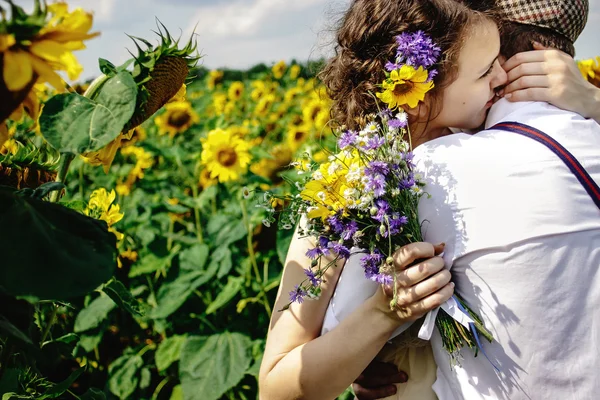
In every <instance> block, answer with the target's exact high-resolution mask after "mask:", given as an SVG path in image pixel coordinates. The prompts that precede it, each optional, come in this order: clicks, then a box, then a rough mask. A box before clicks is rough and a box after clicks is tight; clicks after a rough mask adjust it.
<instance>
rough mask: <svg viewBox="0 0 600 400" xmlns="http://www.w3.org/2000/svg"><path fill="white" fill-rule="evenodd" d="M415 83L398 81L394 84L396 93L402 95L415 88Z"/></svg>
mask: <svg viewBox="0 0 600 400" xmlns="http://www.w3.org/2000/svg"><path fill="white" fill-rule="evenodd" d="M413 86H414V84H413V83H412V82H409V81H406V82H404V83H398V84H396V86H394V95H395V96H401V95H403V94H406V93H408V92H410V91H411V90H412V88H413Z"/></svg>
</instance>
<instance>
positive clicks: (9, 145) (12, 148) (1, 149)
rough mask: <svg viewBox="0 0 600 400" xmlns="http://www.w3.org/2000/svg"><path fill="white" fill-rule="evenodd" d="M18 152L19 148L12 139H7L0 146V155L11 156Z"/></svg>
mask: <svg viewBox="0 0 600 400" xmlns="http://www.w3.org/2000/svg"><path fill="white" fill-rule="evenodd" d="M18 151H19V146H18V145H17V142H15V140H14V139H7V140H5V141H4V143H3V144H2V145H0V154H8V153H10V154H12V155H15V154H17V152H18Z"/></svg>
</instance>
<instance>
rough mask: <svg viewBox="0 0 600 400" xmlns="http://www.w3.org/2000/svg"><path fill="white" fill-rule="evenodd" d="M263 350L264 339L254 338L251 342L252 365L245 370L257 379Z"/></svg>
mask: <svg viewBox="0 0 600 400" xmlns="http://www.w3.org/2000/svg"><path fill="white" fill-rule="evenodd" d="M264 352H265V341H264V339H258V340H255V341H254V342H253V343H252V358H253V359H254V361H253V363H252V366H251V367H250V368H248V371H246V373H247V374H249V375H252V376H254V377H255V378H257V379H258V373H259V371H260V364H261V363H262V359H263V354H264Z"/></svg>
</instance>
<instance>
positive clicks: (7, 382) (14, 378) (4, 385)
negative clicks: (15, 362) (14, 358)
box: [0, 368, 20, 399]
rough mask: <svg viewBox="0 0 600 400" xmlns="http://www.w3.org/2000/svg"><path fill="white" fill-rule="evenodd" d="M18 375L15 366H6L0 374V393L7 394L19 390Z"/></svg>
mask: <svg viewBox="0 0 600 400" xmlns="http://www.w3.org/2000/svg"><path fill="white" fill-rule="evenodd" d="M19 375H20V371H19V370H18V369H17V368H6V369H5V370H4V373H2V375H1V376H0V393H7V394H9V393H14V392H15V391H17V390H19ZM2 399H4V396H3V397H2Z"/></svg>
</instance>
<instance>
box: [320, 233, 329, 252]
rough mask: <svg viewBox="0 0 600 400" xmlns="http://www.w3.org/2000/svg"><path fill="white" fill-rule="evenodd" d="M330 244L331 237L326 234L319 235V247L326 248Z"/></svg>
mask: <svg viewBox="0 0 600 400" xmlns="http://www.w3.org/2000/svg"><path fill="white" fill-rule="evenodd" d="M328 244H329V239H327V238H326V237H325V236H319V247H321V248H323V249H326V248H327V245H328Z"/></svg>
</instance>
